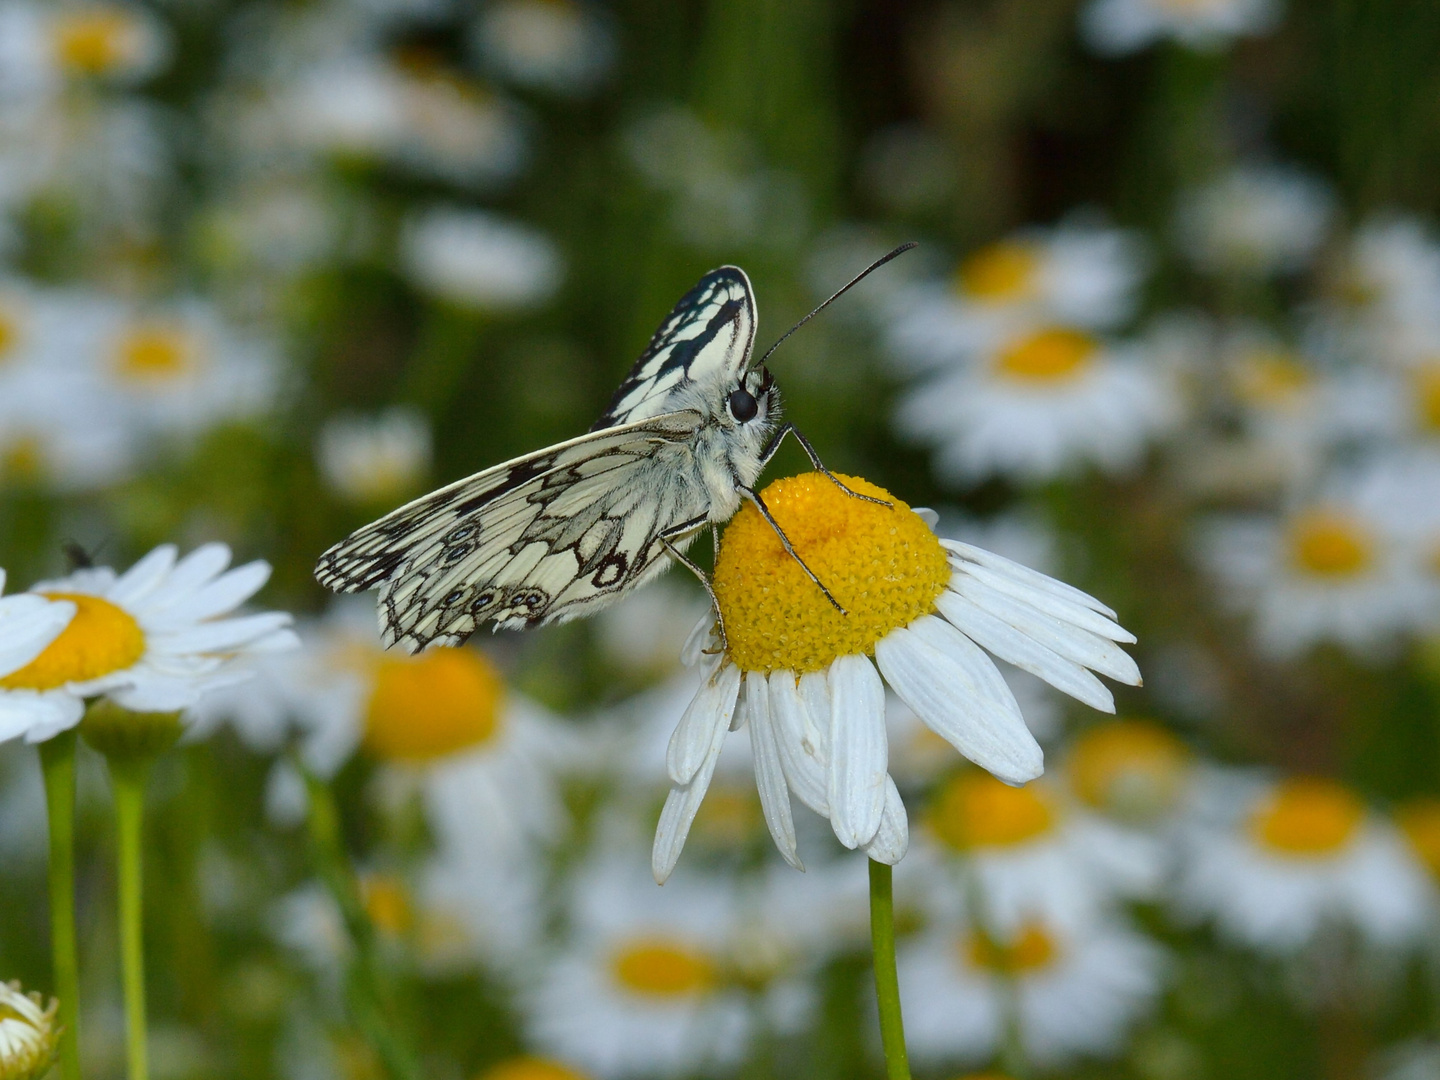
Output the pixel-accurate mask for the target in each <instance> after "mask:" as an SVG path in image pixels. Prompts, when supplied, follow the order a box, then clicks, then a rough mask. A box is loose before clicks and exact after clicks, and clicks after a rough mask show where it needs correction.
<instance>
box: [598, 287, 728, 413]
mask: <svg viewBox="0 0 1440 1080" xmlns="http://www.w3.org/2000/svg"><path fill="white" fill-rule="evenodd" d="M754 344H755V294H754V292H753V291H752V290H751V288H750V279H749V278H747V277H746V276H745V271H743V270H741V269H740V268H739V267H736V266H722V267H720V269H718V270H712V271H710V273H708V274H706V275H705V276H704V277H702V278H701V279H700V280H699V282H697V283H696V285H695V287H694V288H693V289H691V290H690V291H689V292H688V293H686V294H685V295H684V296H682V297H681V298H680V302H679V303H678V304H676V305H675V307H674V309H673V310H672V311H671V312H670V314H669V315H667V316H666V317H665V321H664V322H662V323H661V324H660V329H658V330H656V331H655V336H654V337H652V338H651V339H650V344H649V345H648V346H646V348H645V351H644V352H643V353H641V354H640V359H639V360H637V361H635V366H634V367H633V368H631V369H630V374H629V375H627V376H625V381H624V382H622V383H621V384H620V388H619V389H618V390H616V391H615V397H614V398H613V399H611V402H610V407H609V408H608V409H606V410H605V412H604V414H603V415H602V416H601V417H600V419H599V420H597V421H596V422H595V426H594V427H593V428H591V430H592V431H599V430H601V429H603V428H607V427H612V426H614V425H616V424H625V423H629V422H631V421H634V420H641V419H644V418H645V417H647V416H655V415H657V414H659V413H662V412H667V411H669V410H671V409H674V408H676V407H677V405H676V404H675V401H674V398H673V397H672V395H673V394H674V393H675V391H676V390H679V389H682V388H684V387H686V386H687V385H689V384H693V383H703V384H706V385H708V386H712V387H714V388H716V389H719V388H720V387H723V386H728V385H733V384H734V382H735V381H736V379H738V378H739V375H740V373H741V372H742V371H743V370H744V369H745V366H746V365H747V364H748V363H749V362H750V350H751V349H752V348H753V347H754Z"/></svg>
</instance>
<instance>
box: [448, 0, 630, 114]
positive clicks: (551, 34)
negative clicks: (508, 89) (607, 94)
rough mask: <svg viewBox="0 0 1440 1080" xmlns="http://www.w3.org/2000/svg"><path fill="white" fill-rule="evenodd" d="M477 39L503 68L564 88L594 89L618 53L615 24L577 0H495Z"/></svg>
mask: <svg viewBox="0 0 1440 1080" xmlns="http://www.w3.org/2000/svg"><path fill="white" fill-rule="evenodd" d="M475 40H476V43H477V45H478V46H479V49H480V52H481V55H482V56H483V57H484V59H485V60H486V61H487V62H488V63H489V64H490V65H491V66H492V67H493V68H494V69H495V70H496V72H497V73H498V74H500V75H502V76H504V77H506V78H508V79H510V80H512V81H514V82H516V83H519V84H520V85H522V86H534V87H540V88H543V89H547V90H554V91H556V92H558V93H562V94H579V93H583V92H585V91H586V90H589V89H590V88H591V87H593V86H594V85H595V84H596V83H597V82H599V81H600V80H601V79H602V78H603V77H604V76H605V73H606V72H607V71H608V70H609V68H610V65H611V63H612V61H613V60H614V56H615V40H614V35H613V34H612V33H611V31H610V27H609V26H608V25H607V24H606V23H605V22H604V20H602V19H601V17H600V15H599V13H598V12H597V11H596V10H594V9H592V8H590V7H588V6H587V5H585V4H582V3H579V2H577V0H492V2H491V3H489V4H488V5H487V6H486V7H485V8H484V9H483V10H482V11H481V13H480V17H479V19H478V20H477V22H476V24H475Z"/></svg>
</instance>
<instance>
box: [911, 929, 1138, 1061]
mask: <svg viewBox="0 0 1440 1080" xmlns="http://www.w3.org/2000/svg"><path fill="white" fill-rule="evenodd" d="M898 965H899V969H900V996H901V998H902V1000H903V1001H904V1002H905V1041H906V1043H907V1044H908V1046H909V1049H910V1055H911V1057H913V1058H914V1059H915V1060H916V1061H917V1062H922V1063H925V1064H927V1065H928V1064H937V1063H942V1062H951V1061H968V1062H980V1061H985V1060H988V1059H990V1058H993V1057H994V1056H995V1054H996V1052H997V1051H998V1050H999V1048H1000V1046H1001V1045H1002V1043H1003V1041H1004V1039H1005V1037H1006V1034H1007V1028H1008V1026H1009V1023H1010V1020H1011V1016H1012V1010H1013V1016H1014V1020H1015V1027H1016V1029H1017V1030H1016V1034H1017V1035H1018V1038H1019V1039H1020V1044H1021V1048H1022V1050H1023V1053H1024V1055H1025V1058H1026V1060H1027V1061H1031V1062H1033V1063H1035V1064H1036V1065H1037V1066H1041V1067H1053V1066H1057V1065H1062V1064H1065V1063H1066V1062H1068V1061H1070V1060H1072V1059H1074V1058H1077V1057H1082V1056H1086V1055H1097V1056H1113V1055H1114V1054H1116V1053H1118V1052H1119V1051H1120V1050H1121V1049H1122V1048H1123V1047H1124V1045H1125V1041H1126V1036H1127V1034H1128V1032H1129V1029H1130V1027H1131V1026H1132V1025H1133V1024H1134V1023H1135V1021H1136V1020H1138V1019H1140V1018H1141V1017H1142V1016H1144V1014H1145V1013H1147V1012H1148V1011H1150V1009H1151V1008H1152V1007H1153V1006H1154V1004H1155V1002H1156V999H1157V998H1158V997H1159V995H1160V991H1161V989H1162V988H1163V980H1164V969H1165V958H1164V954H1163V953H1162V952H1161V950H1160V949H1159V947H1158V946H1156V945H1155V944H1154V943H1153V942H1151V941H1150V940H1149V939H1147V938H1144V937H1141V936H1140V935H1139V934H1137V933H1135V932H1134V931H1133V930H1130V929H1128V928H1126V927H1125V926H1123V925H1122V924H1120V923H1118V922H1112V921H1106V922H1101V923H1096V924H1092V925H1089V926H1086V927H1085V928H1083V929H1077V930H1072V931H1065V930H1061V929H1059V928H1057V927H1053V926H1049V925H1047V924H1046V923H1044V922H1041V921H1031V922H1027V923H1025V924H1023V925H1022V926H1020V927H1017V928H1016V929H1015V930H1013V931H1012V932H1009V933H1006V934H1004V935H987V934H981V933H979V932H977V931H976V930H975V929H974V928H973V927H971V926H969V925H967V924H965V923H964V922H963V921H955V920H941V921H939V922H937V923H936V924H935V925H933V926H931V927H930V928H929V929H928V930H926V931H925V932H924V933H922V934H921V935H920V936H918V937H916V938H915V939H913V940H911V941H909V942H904V943H902V944H901V946H900V948H899V955H898Z"/></svg>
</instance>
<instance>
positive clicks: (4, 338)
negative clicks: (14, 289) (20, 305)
mask: <svg viewBox="0 0 1440 1080" xmlns="http://www.w3.org/2000/svg"><path fill="white" fill-rule="evenodd" d="M18 344H20V320H19V319H17V318H16V317H15V316H14V315H13V314H11V313H10V312H8V311H6V310H5V309H4V308H0V364H3V363H5V354H6V353H8V352H10V351H11V350H12V349H14V348H15V346H16V345H18Z"/></svg>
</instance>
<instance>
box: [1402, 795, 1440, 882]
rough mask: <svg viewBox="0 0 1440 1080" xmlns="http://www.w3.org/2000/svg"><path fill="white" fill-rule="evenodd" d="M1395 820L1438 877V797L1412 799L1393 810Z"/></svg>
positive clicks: (1416, 851) (1439, 852) (1439, 854)
mask: <svg viewBox="0 0 1440 1080" xmlns="http://www.w3.org/2000/svg"><path fill="white" fill-rule="evenodd" d="M1395 820H1396V821H1397V822H1398V823H1399V825H1400V828H1401V829H1402V830H1403V831H1404V833H1405V838H1406V839H1407V840H1409V841H1410V846H1411V847H1412V848H1414V849H1415V854H1416V855H1418V856H1419V857H1420V861H1421V862H1423V863H1424V864H1425V865H1426V866H1427V867H1429V869H1430V873H1432V874H1434V875H1435V876H1436V877H1440V799H1435V798H1421V799H1412V800H1411V801H1410V802H1408V803H1406V804H1405V805H1404V806H1402V807H1400V808H1399V809H1398V810H1397V811H1395Z"/></svg>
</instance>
